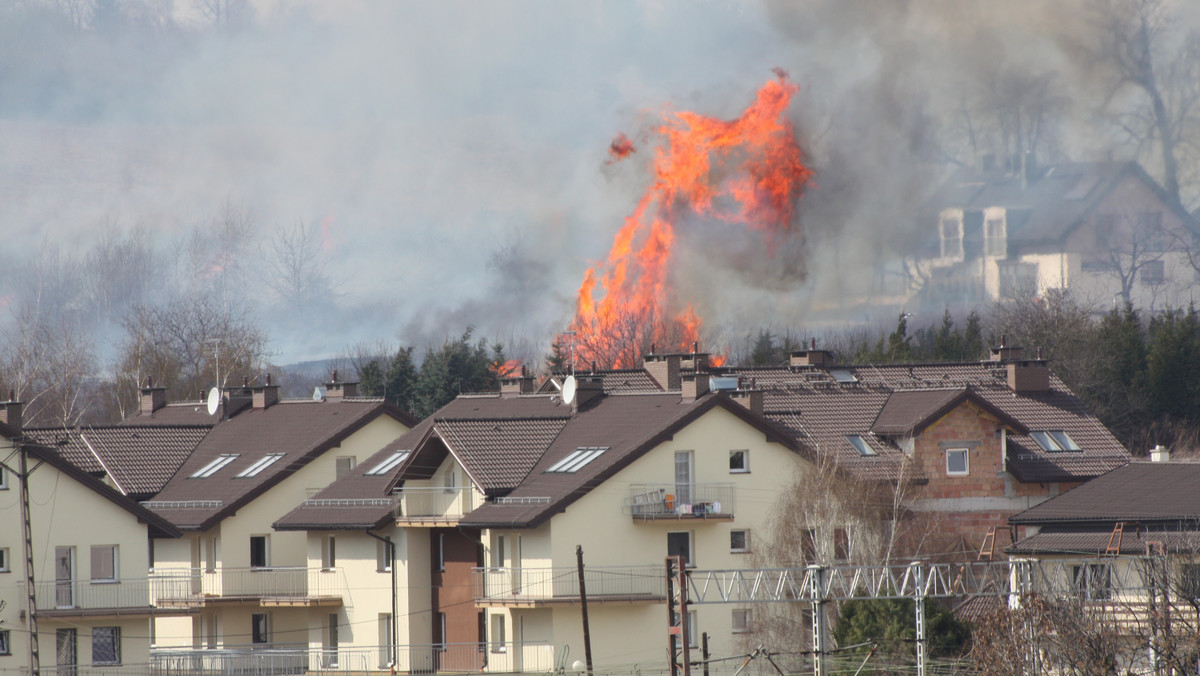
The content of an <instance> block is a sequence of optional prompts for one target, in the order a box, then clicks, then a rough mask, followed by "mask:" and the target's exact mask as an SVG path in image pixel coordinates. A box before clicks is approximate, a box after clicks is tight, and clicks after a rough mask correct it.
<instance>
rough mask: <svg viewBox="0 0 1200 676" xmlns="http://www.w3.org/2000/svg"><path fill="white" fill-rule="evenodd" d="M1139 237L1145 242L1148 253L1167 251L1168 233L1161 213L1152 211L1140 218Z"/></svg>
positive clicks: (1141, 215)
mask: <svg viewBox="0 0 1200 676" xmlns="http://www.w3.org/2000/svg"><path fill="white" fill-rule="evenodd" d="M1138 236H1139V237H1141V238H1142V240H1143V241H1144V242H1145V248H1146V251H1166V250H1167V231H1166V230H1164V229H1163V226H1162V212H1161V211H1151V212H1148V213H1144V214H1140V215H1139V216H1138Z"/></svg>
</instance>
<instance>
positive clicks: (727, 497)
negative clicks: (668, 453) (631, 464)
mask: <svg viewBox="0 0 1200 676" xmlns="http://www.w3.org/2000/svg"><path fill="white" fill-rule="evenodd" d="M625 508H626V510H627V511H628V512H629V513H630V514H632V515H633V518H635V519H704V518H712V517H725V518H728V517H732V516H733V514H734V512H735V511H736V509H737V489H736V487H735V486H734V484H731V483H710V484H674V483H671V484H632V485H631V486H630V487H629V497H628V498H627V499H626V500H625Z"/></svg>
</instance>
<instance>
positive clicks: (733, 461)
mask: <svg viewBox="0 0 1200 676" xmlns="http://www.w3.org/2000/svg"><path fill="white" fill-rule="evenodd" d="M749 471H750V451H744V450H743V451H730V452H729V473H730V474H745V473H747V472H749Z"/></svg>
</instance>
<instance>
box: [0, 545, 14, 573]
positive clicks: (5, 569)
mask: <svg viewBox="0 0 1200 676" xmlns="http://www.w3.org/2000/svg"><path fill="white" fill-rule="evenodd" d="M10 566H12V564H11V563H9V560H8V547H0V573H11V572H12V568H11V567H10Z"/></svg>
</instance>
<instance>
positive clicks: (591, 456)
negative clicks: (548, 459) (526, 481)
mask: <svg viewBox="0 0 1200 676" xmlns="http://www.w3.org/2000/svg"><path fill="white" fill-rule="evenodd" d="M607 450H608V447H607V446H604V447H599V446H584V447H581V448H577V449H575V450H573V451H571V452H570V453H569V454H568V455H567V457H565V458H563V459H562V460H559V461H558V462H556V463H554V464H553V465H551V466H550V468H549V469H547V470H546V471H547V472H563V473H566V474H574V473H575V472H578V471H579V470H580V469H582V468H583V466H584V465H586V464H588V463H589V462H591V461H593V460H595V459H596V458H598V457H600V454H601V453H604V452H605V451H607Z"/></svg>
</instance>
